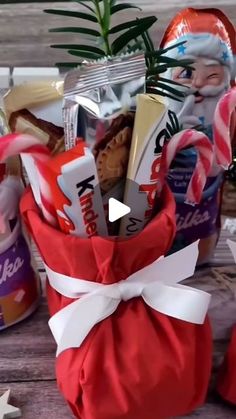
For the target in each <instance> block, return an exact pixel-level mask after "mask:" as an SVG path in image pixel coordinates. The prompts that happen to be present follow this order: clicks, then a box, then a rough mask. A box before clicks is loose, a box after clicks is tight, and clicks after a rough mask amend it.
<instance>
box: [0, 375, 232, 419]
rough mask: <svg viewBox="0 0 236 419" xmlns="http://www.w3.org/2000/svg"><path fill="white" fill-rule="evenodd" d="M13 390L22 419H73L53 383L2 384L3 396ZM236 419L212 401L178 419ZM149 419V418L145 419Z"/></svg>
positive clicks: (224, 407) (227, 409)
mask: <svg viewBox="0 0 236 419" xmlns="http://www.w3.org/2000/svg"><path fill="white" fill-rule="evenodd" d="M8 388H10V389H11V395H12V396H11V399H10V402H11V403H12V404H13V405H14V406H17V407H19V408H20V409H21V410H22V419H33V418H37V417H40V419H70V418H71V419H72V417H73V416H72V413H71V411H70V409H69V407H68V406H67V404H66V402H65V401H64V400H63V397H62V396H61V394H60V393H59V391H58V390H57V387H56V383H55V382H54V381H52V382H50V381H49V382H45V381H39V382H30V383H21V384H19V383H9V386H7V385H2V384H0V394H2V393H3V392H4V391H6V390H7V389H8ZM199 417H201V418H202V419H235V417H236V409H235V408H233V407H229V406H227V404H225V403H223V402H220V401H219V400H218V399H217V398H213V399H212V400H211V402H208V403H205V404H204V406H202V407H201V408H199V409H197V410H196V411H195V412H193V413H192V414H189V415H187V416H181V417H180V416H179V417H178V419H185V418H186V419H187V418H199ZM145 419H146V418H145Z"/></svg>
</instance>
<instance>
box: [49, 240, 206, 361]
mask: <svg viewBox="0 0 236 419" xmlns="http://www.w3.org/2000/svg"><path fill="white" fill-rule="evenodd" d="M197 257H198V242H195V243H193V244H191V245H190V246H187V247H185V248H184V249H182V250H180V251H179V252H177V253H174V254H172V255H170V256H168V257H166V258H164V257H161V258H160V259H157V260H156V261H154V262H153V263H151V264H150V265H148V266H146V267H145V268H143V269H141V270H139V271H137V272H135V273H134V274H132V275H130V276H129V277H128V278H126V280H122V281H120V282H117V283H115V284H111V285H104V284H99V283H96V282H91V281H87V280H83V279H77V278H72V277H69V276H66V275H63V274H60V273H57V272H54V271H53V270H52V269H50V268H49V267H48V266H45V268H46V272H47V276H48V279H49V282H50V285H51V286H52V287H53V288H54V289H55V290H56V291H58V292H59V293H60V294H61V295H64V296H65V297H69V298H73V299H75V298H76V299H77V300H76V301H74V302H72V303H71V304H69V305H68V306H66V307H64V308H63V309H62V310H60V311H59V312H57V313H56V314H55V315H54V316H53V317H51V319H50V320H49V327H50V329H51V331H52V334H53V336H54V338H55V341H56V343H57V345H58V348H57V356H58V355H59V354H60V353H61V352H62V351H64V350H66V349H69V348H78V347H80V345H81V344H82V342H83V340H84V339H85V338H86V336H87V335H88V333H89V332H90V330H91V329H92V328H93V327H94V326H95V325H96V324H97V323H99V322H101V321H102V320H104V319H106V318H107V317H108V316H110V315H112V313H114V312H115V310H116V309H117V307H118V305H119V303H120V302H121V301H128V300H130V299H131V298H134V297H142V298H143V300H144V301H145V303H146V304H147V305H149V306H150V307H152V308H153V309H154V310H156V311H158V312H160V313H163V314H166V315H168V316H171V317H174V318H176V319H181V320H185V321H187V322H191V323H196V324H202V323H203V322H204V319H205V316H206V313H207V309H208V306H209V303H210V294H208V293H206V292H204V291H200V290H196V289H194V288H191V287H187V286H184V285H179V284H178V282H180V281H182V280H184V279H186V278H189V277H190V276H192V275H193V273H194V270H195V266H196V262H197ZM79 297H80V298H79ZM78 298H79V299H78ZM137 321H138V320H137Z"/></svg>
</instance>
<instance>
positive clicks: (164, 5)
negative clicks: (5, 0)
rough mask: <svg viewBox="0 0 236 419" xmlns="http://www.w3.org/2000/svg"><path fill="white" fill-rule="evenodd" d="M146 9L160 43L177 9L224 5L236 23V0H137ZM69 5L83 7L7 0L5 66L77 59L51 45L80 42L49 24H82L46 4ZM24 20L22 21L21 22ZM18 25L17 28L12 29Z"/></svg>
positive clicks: (1, 17) (0, 27)
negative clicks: (154, 20) (52, 11)
mask: <svg viewBox="0 0 236 419" xmlns="http://www.w3.org/2000/svg"><path fill="white" fill-rule="evenodd" d="M135 3H136V4H137V5H138V6H141V7H142V9H143V12H142V13H140V16H147V15H152V14H154V15H156V16H157V17H158V22H157V23H156V24H155V25H154V27H153V29H152V31H151V33H152V36H153V39H154V42H155V44H156V46H158V44H159V42H160V39H161V37H162V34H163V32H164V29H165V28H166V27H167V25H168V23H169V21H170V19H172V17H173V16H174V15H175V14H176V12H177V11H179V10H181V8H184V7H189V6H191V7H198V8H201V7H205V6H207V7H211V6H212V7H218V8H220V9H222V10H223V11H224V12H225V13H226V14H227V15H228V16H229V17H230V19H231V20H232V22H233V23H234V24H236V7H235V2H234V0H214V1H212V0H211V1H208V2H207V5H206V3H205V2H204V1H203V0H191V3H190V2H189V0H183V1H182V2H181V6H180V3H179V0H165V1H163V2H157V1H156V0H148V1H147V0H137V1H136V2H135ZM54 7H56V8H59V9H62V8H66V9H70V10H79V8H80V6H79V5H78V4H75V3H73V2H61V3H60V2H59V3H57V2H55V3H52V2H46V3H45V2H42V1H39V2H35V3H32V4H30V5H29V4H5V5H4V4H3V5H1V13H0V39H1V66H29V67H30V66H53V65H54V64H55V63H56V62H58V61H63V60H64V61H75V60H74V59H73V58H72V57H70V56H69V54H67V53H66V52H64V51H61V50H59V51H58V50H54V49H51V48H50V45H51V44H54V43H67V42H70V43H74V42H77V43H79V42H80V41H81V38H80V36H78V35H73V34H50V33H48V30H49V28H53V27H57V26H65V25H66V26H70V25H80V24H81V21H79V20H78V19H71V18H65V17H60V16H52V15H46V14H44V13H43V9H45V8H54ZM137 13H138V14H139V12H137V11H135V10H134V11H132V10H131V11H126V12H124V13H123V12H121V13H117V14H116V15H115V19H114V23H121V22H123V21H124V20H125V19H129V18H130V19H133V18H134V17H135V16H138V14H137ZM19 23H20V24H19ZM12 28H14V31H13V30H12Z"/></svg>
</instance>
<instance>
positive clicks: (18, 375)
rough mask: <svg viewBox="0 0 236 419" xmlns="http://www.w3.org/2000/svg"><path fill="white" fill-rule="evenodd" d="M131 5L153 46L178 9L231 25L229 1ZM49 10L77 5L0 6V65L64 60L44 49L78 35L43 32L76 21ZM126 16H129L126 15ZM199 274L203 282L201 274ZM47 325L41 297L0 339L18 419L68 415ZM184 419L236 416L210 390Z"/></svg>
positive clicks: (2, 378) (0, 361)
mask: <svg viewBox="0 0 236 419" xmlns="http://www.w3.org/2000/svg"><path fill="white" fill-rule="evenodd" d="M68 3H69V5H68ZM135 3H136V4H137V5H139V6H141V7H142V9H143V13H142V15H143V16H145V15H152V14H154V15H156V16H157V17H158V22H157V24H156V25H155V28H153V30H152V36H153V39H154V40H155V43H156V45H158V44H159V42H160V39H161V37H162V34H163V32H164V29H165V28H166V26H167V24H168V22H169V21H170V19H171V18H172V17H173V16H174V15H175V13H176V12H177V11H179V10H180V9H181V8H183V7H218V8H221V9H222V10H223V11H224V12H225V13H226V14H227V15H228V16H229V17H230V18H231V20H232V22H233V23H234V24H236V6H235V0H208V1H207V2H206V1H203V0H182V1H181V2H180V1H179V0H163V1H159V0H136V1H135ZM51 7H56V8H65V7H67V8H69V9H73V8H77V7H78V5H75V4H73V3H71V2H64V3H57V2H55V3H53V2H48V3H45V2H41V1H38V2H35V3H34V4H5V5H2V4H1V6H0V43H1V66H12V67H13V66H52V65H54V63H55V62H57V61H62V60H63V59H64V60H66V61H68V60H69V56H67V54H66V53H65V54H64V55H63V54H62V51H56V50H52V49H50V47H49V46H50V44H52V43H62V42H63V43H65V42H68V41H70V42H71V43H73V42H75V41H76V42H77V43H78V42H79V40H78V36H76V37H75V36H74V37H73V36H71V35H61V34H49V33H48V29H49V28H52V27H57V26H65V25H68V26H69V25H73V24H77V22H75V21H74V20H73V19H70V18H69V19H66V21H65V19H64V18H63V17H56V16H51V15H45V14H43V12H42V11H43V9H45V8H51ZM125 15H126V13H125V14H124V13H120V14H118V15H117V22H116V23H120V22H122V21H123V19H124V17H125ZM130 18H133V14H132V12H130ZM65 22H66V23H65ZM202 275H203V282H204V275H205V273H204V272H203V273H202ZM222 275H223V274H222ZM235 277H236V271H235ZM47 321H48V312H47V305H46V302H45V299H42V303H41V305H40V307H39V308H38V310H37V311H36V312H35V313H34V314H33V315H32V316H31V317H30V318H28V319H26V320H25V321H23V322H21V323H20V324H18V325H15V326H13V327H11V328H9V329H8V330H5V331H3V332H1V335H0V339H1V340H0V394H1V393H2V392H3V391H5V390H7V389H8V388H10V389H11V391H12V393H11V394H12V395H11V399H10V402H11V403H12V404H13V405H16V406H17V407H20V408H21V409H22V418H23V419H35V418H37V417H40V419H69V418H70V417H72V415H71V412H70V410H69V409H68V407H67V405H66V404H65V402H64V400H63V398H62V396H61V395H60V393H59V391H58V390H57V387H56V381H55V372H54V356H55V343H54V341H53V338H52V336H51V334H50V331H49V328H48V326H47ZM226 346H227V341H226V340H224V339H223V340H219V341H216V342H215V351H214V365H215V368H216V366H217V365H219V364H220V362H221V360H222V357H223V354H224V351H225V348H226ZM188 417H190V418H198V417H201V418H202V419H210V418H211V419H231V418H232V419H233V418H236V409H235V408H231V407H228V406H227V405H226V404H224V403H222V402H220V401H219V400H218V399H217V398H216V397H215V395H214V393H212V392H210V395H209V397H208V400H207V402H206V404H205V405H204V406H203V407H202V408H200V409H198V410H197V411H196V412H194V413H192V414H191V415H189V416H188ZM111 419H112V418H111ZM145 419H148V418H145Z"/></svg>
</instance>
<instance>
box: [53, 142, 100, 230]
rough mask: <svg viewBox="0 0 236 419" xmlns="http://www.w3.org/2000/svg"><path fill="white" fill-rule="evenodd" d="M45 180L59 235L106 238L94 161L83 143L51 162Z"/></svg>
mask: <svg viewBox="0 0 236 419" xmlns="http://www.w3.org/2000/svg"><path fill="white" fill-rule="evenodd" d="M45 178H46V180H47V182H48V183H49V185H50V188H51V193H52V198H53V201H54V206H55V208H56V212H57V216H58V221H59V225H60V228H61V230H62V231H64V232H65V233H69V234H73V235H78V236H81V237H91V236H94V235H97V234H99V235H100V236H106V235H107V227H106V221H105V215H104V211H103V205H102V197H101V192H100V187H99V183H98V177H97V172H96V165H95V160H94V156H93V154H92V153H91V151H90V150H89V149H88V148H86V147H85V143H84V142H79V143H78V145H77V146H75V147H74V148H73V149H71V150H68V151H67V152H64V153H62V154H60V155H58V156H56V157H55V158H52V159H51V160H50V162H48V164H47V166H46V170H45Z"/></svg>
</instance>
